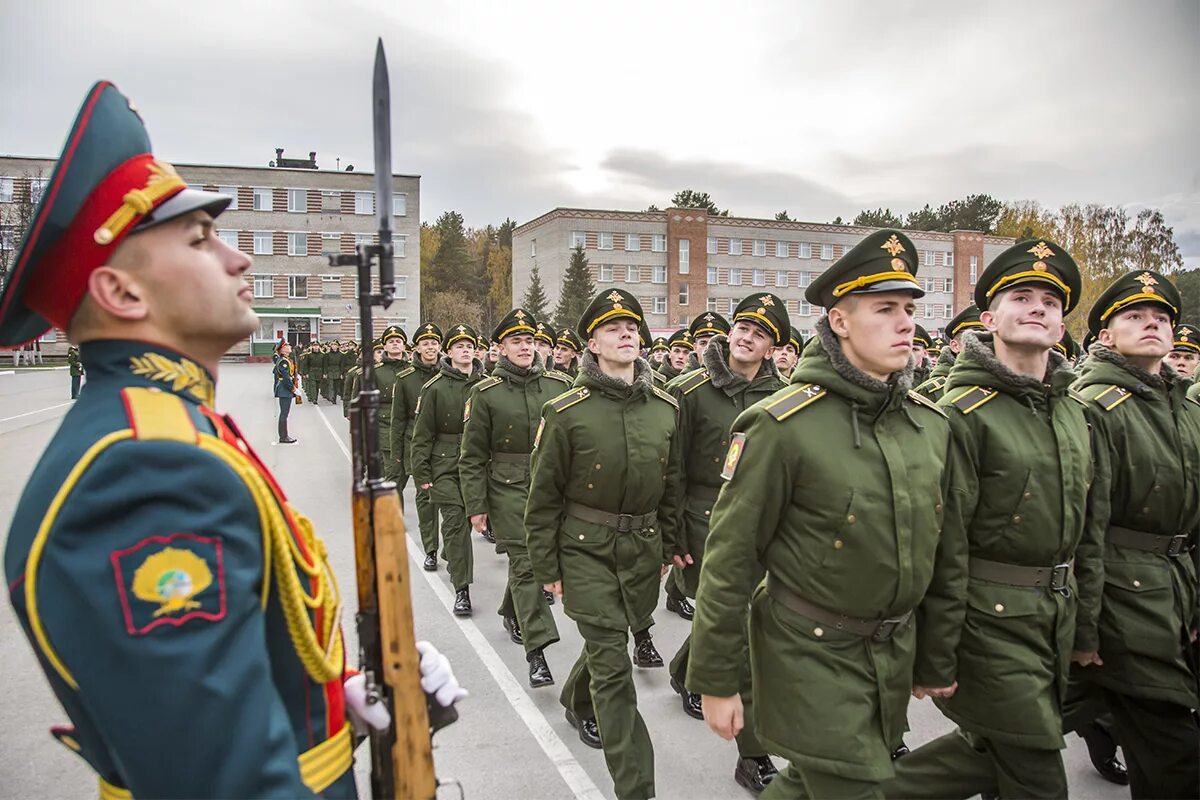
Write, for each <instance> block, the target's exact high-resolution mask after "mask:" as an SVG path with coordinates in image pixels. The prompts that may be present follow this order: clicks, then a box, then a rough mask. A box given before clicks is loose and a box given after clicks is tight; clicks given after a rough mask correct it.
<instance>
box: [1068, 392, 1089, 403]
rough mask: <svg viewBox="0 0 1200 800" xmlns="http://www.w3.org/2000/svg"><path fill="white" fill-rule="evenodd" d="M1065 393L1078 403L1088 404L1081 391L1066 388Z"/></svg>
mask: <svg viewBox="0 0 1200 800" xmlns="http://www.w3.org/2000/svg"><path fill="white" fill-rule="evenodd" d="M1067 395H1068V396H1069V397H1070V398H1071V399H1072V400H1074V401H1075V402H1076V403H1079V404H1080V405H1084V406H1086V405H1087V404H1088V399H1087V398H1086V397H1084V396H1083V393H1082V392H1077V391H1075V390H1074V389H1067Z"/></svg>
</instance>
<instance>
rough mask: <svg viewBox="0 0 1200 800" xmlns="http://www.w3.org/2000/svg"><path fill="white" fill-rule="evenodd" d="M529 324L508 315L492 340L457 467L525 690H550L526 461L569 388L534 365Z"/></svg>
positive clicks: (548, 625) (549, 621)
mask: <svg viewBox="0 0 1200 800" xmlns="http://www.w3.org/2000/svg"><path fill="white" fill-rule="evenodd" d="M536 324H537V320H535V319H534V318H533V315H531V314H530V313H529V312H527V311H525V309H522V308H515V309H513V310H512V311H510V312H508V314H506V315H505V316H504V318H503V319H502V320H500V324H499V325H497V326H496V330H495V331H493V332H492V339H493V341H495V342H496V344H497V345H498V346H499V348H500V360H499V362H498V363H497V364H496V369H495V370H494V371H493V373H492V375H491V376H490V377H488V378H485V379H484V380H481V381H480V382H479V383H477V384H475V386H474V387H473V388H472V389H471V393H470V395H469V398H468V400H467V406H466V410H465V412H464V417H465V418H466V422H465V423H464V427H463V444H462V455H461V457H460V458H459V462H458V474H459V479H460V481H461V483H462V493H463V502H464V503H465V504H466V513H467V516H468V518H469V519H470V521H471V526H472V527H473V528H474V529H475V530H476V531H483V530H484V529H485V528H487V527H489V526H491V528H492V530H493V531H495V534H496V538H497V540H498V541H499V542H500V543H502V544H503V545H504V546H505V551H506V555H507V556H508V590H507V592H506V598H511V607H512V608H511V610H510V609H509V608H505V607H503V606H502V608H501V616H502V617H504V626H505V628H506V629H507V630H508V631H509V634H510V636H513V638H514V641H515V640H516V639H518V638H519V639H520V640H521V641H520V642H519V644H522V645H523V646H524V648H525V659H526V661H527V662H528V663H529V685H530V686H531V687H533V688H535V689H536V688H539V687H542V686H549V685H551V684H553V683H554V676H553V675H552V674H551V673H550V667H549V666H548V665H547V664H546V656H545V652H544V651H545V648H546V647H547V646H548V645H551V644H553V643H554V642H557V641H558V627H557V626H556V625H555V624H554V615H553V614H552V613H551V612H550V606H549V605H548V604H547V603H546V598H545V596H544V595H543V594H542V587H541V584H539V583H538V582H537V580H536V579H535V578H534V576H533V567H532V566H531V564H530V561H529V549H528V546H527V545H526V542H525V501H526V499H527V498H528V495H529V454H530V452H532V451H533V437H534V434H535V432H536V431H537V428H538V423H539V422H540V419H541V412H542V406H543V405H545V404H546V402H548V401H549V400H551V399H552V398H554V397H556V396H557V395H559V394H562V393H563V391H565V390H566V389H568V388H569V387H570V385H571V384H570V381H569V380H567V379H566V377H565V376H563V375H562V374H561V373H559V372H553V371H551V372H547V371H546V370H544V369H543V368H542V366H541V365H540V364H538V363H537V359H536V356H537V351H535V350H534V348H533V335H534V334H535V333H536V332H537V328H536V327H535V326H536ZM506 604H508V603H506ZM514 633H515V635H514Z"/></svg>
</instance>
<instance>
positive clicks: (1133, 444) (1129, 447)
mask: <svg viewBox="0 0 1200 800" xmlns="http://www.w3.org/2000/svg"><path fill="white" fill-rule="evenodd" d="M1182 310H1183V304H1182V302H1181V298H1180V294H1179V291H1178V290H1177V289H1176V288H1175V286H1174V285H1173V284H1172V283H1171V281H1170V280H1169V279H1168V278H1167V277H1166V276H1164V275H1161V274H1159V273H1157V272H1151V271H1148V270H1141V271H1134V272H1130V273H1127V274H1125V275H1123V276H1121V277H1120V278H1118V279H1117V280H1116V281H1114V282H1113V283H1112V285H1110V286H1109V287H1108V288H1107V289H1106V290H1105V291H1104V293H1103V294H1101V295H1100V298H1099V299H1098V300H1097V301H1096V303H1095V305H1093V306H1092V309H1091V313H1089V314H1088V329H1089V331H1090V332H1091V333H1092V334H1093V335H1095V336H1096V337H1097V340H1096V343H1095V344H1093V345H1092V347H1091V357H1090V358H1089V359H1088V360H1087V362H1086V363H1085V364H1084V365H1083V366H1082V367H1081V369H1080V377H1079V380H1078V381H1077V382H1076V383H1075V389H1076V390H1077V391H1078V392H1080V393H1081V394H1082V395H1083V396H1084V397H1085V398H1087V400H1088V407H1087V412H1088V422H1089V423H1090V424H1091V426H1092V432H1093V440H1094V445H1093V453H1092V458H1093V459H1094V463H1095V482H1094V484H1093V485H1092V494H1091V498H1090V503H1089V508H1088V527H1089V532H1090V533H1092V534H1093V537H1094V539H1095V540H1096V546H1095V549H1096V555H1097V556H1100V555H1103V566H1102V568H1098V569H1094V570H1092V571H1091V572H1090V573H1088V574H1087V575H1083V574H1082V573H1081V576H1080V589H1081V590H1082V589H1083V584H1084V582H1085V581H1086V582H1087V583H1089V584H1090V585H1091V586H1092V588H1093V589H1095V593H1094V594H1093V593H1091V592H1089V593H1087V594H1084V595H1081V598H1080V606H1079V616H1078V619H1079V621H1078V630H1077V632H1076V636H1075V640H1076V645H1075V649H1076V650H1077V651H1078V652H1077V653H1076V654H1075V661H1076V663H1077V664H1079V665H1080V666H1079V668H1077V669H1076V671H1075V675H1074V676H1073V677H1074V678H1075V679H1076V682H1077V684H1081V685H1082V687H1083V690H1084V691H1085V692H1087V693H1088V694H1090V695H1092V696H1094V697H1098V698H1099V699H1100V700H1101V701H1102V703H1103V706H1104V707H1105V708H1106V709H1107V710H1108V711H1109V712H1110V713H1111V714H1112V719H1113V722H1114V726H1115V730H1114V733H1115V735H1116V739H1117V741H1119V742H1120V744H1121V746H1122V748H1123V749H1124V752H1125V760H1126V763H1127V765H1128V770H1129V789H1130V793H1131V795H1132V796H1133V797H1134V798H1159V797H1196V796H1197V795H1198V794H1200V777H1198V776H1200V770H1197V766H1196V753H1197V751H1198V750H1200V730H1198V728H1197V724H1196V718H1195V716H1194V714H1193V712H1192V709H1195V708H1196V706H1197V694H1196V680H1197V674H1196V669H1197V667H1196V661H1195V650H1194V649H1193V648H1194V642H1195V638H1196V565H1195V561H1194V559H1195V548H1196V536H1197V530H1198V528H1200V405H1197V403H1196V402H1195V401H1192V400H1188V399H1187V392H1188V389H1189V388H1190V387H1191V382H1190V381H1189V380H1188V379H1187V378H1184V377H1182V376H1180V375H1179V374H1177V373H1176V372H1175V371H1174V370H1173V369H1170V368H1169V367H1167V366H1166V365H1164V364H1163V359H1164V357H1165V356H1166V355H1167V354H1168V353H1169V352H1170V351H1171V349H1172V346H1173V339H1175V338H1176V337H1174V336H1173V335H1172V333H1173V331H1172V326H1173V325H1174V323H1175V322H1176V320H1177V319H1178V316H1179V315H1180V313H1181V312H1182ZM1180 338H1181V337H1180ZM1191 338H1192V336H1191V334H1189V335H1188V339H1189V340H1190V339H1191ZM1101 592H1102V594H1101ZM1101 597H1102V599H1101ZM1068 727H1075V726H1071V725H1069V726H1068Z"/></svg>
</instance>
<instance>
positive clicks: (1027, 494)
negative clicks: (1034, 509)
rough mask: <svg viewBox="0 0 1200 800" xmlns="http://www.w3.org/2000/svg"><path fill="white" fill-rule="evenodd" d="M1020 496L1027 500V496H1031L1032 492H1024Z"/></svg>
mask: <svg viewBox="0 0 1200 800" xmlns="http://www.w3.org/2000/svg"><path fill="white" fill-rule="evenodd" d="M1022 496H1023V497H1024V498H1025V499H1026V500H1028V499H1029V498H1031V497H1033V492H1026V493H1025V494H1024V495H1022Z"/></svg>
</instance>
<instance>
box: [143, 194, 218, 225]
mask: <svg viewBox="0 0 1200 800" xmlns="http://www.w3.org/2000/svg"><path fill="white" fill-rule="evenodd" d="M232 202H233V198H232V197H230V196H229V195H227V194H217V193H216V192H202V191H200V190H199V189H184V190H183V191H182V192H179V193H178V194H176V195H175V196H174V197H172V198H171V199H170V200H168V201H167V202H165V203H163V204H162V205H160V206H159V207H158V208H155V209H154V210H153V211H151V212H150V213H149V214H147V215H146V216H144V217H142V220H141V222H139V223H138V224H137V227H135V228H134V229H133V232H134V233H136V232H138V231H144V230H146V229H147V228H153V227H154V226H155V225H161V224H162V223H164V222H170V221H171V220H173V219H176V218H178V217H182V216H184V215H185V214H190V213H192V212H193V211H207V212H208V214H209V216H211V217H212V218H213V219H216V218H217V217H218V216H220V215H221V212H222V211H224V210H225V209H226V208H228V207H229V204H230V203H232Z"/></svg>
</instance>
